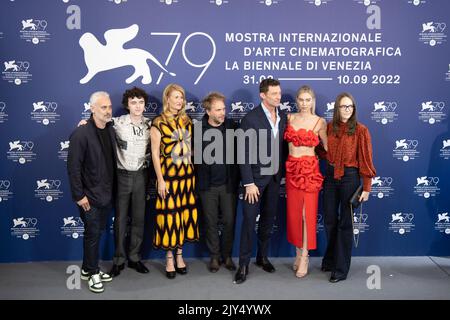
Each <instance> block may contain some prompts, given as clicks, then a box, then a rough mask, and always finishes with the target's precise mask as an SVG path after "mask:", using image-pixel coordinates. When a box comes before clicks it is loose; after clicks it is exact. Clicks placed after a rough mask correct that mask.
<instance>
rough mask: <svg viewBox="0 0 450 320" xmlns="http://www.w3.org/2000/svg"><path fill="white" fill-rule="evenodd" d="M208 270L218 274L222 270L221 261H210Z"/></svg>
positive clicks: (214, 259)
mask: <svg viewBox="0 0 450 320" xmlns="http://www.w3.org/2000/svg"><path fill="white" fill-rule="evenodd" d="M208 269H209V271H210V272H212V273H216V272H217V271H219V269H220V264H219V259H217V258H211V260H210V261H209V265H208Z"/></svg>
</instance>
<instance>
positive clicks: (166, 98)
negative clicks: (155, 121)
mask: <svg viewBox="0 0 450 320" xmlns="http://www.w3.org/2000/svg"><path fill="white" fill-rule="evenodd" d="M173 91H178V92H181V95H182V96H183V107H182V108H181V110H180V111H178V117H179V118H180V119H181V120H182V121H183V124H184V125H187V124H189V123H191V119H190V118H189V116H188V115H187V114H186V94H185V92H184V89H183V88H182V87H181V86H180V85H178V84H175V83H171V84H169V85H167V87H165V88H164V91H163V97H162V100H163V111H162V112H161V116H162V117H163V118H164V120H166V121H167V120H168V119H169V118H170V117H172V116H173V115H172V114H171V113H170V111H169V96H170V94H171V93H172V92H173Z"/></svg>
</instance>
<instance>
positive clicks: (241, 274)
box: [234, 266, 248, 284]
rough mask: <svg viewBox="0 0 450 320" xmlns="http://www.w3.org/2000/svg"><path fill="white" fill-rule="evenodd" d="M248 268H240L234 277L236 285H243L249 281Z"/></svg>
mask: <svg viewBox="0 0 450 320" xmlns="http://www.w3.org/2000/svg"><path fill="white" fill-rule="evenodd" d="M247 275H248V266H243V267H239V269H238V270H237V272H236V274H235V275H234V283H236V284H241V283H243V282H244V281H245V280H247Z"/></svg>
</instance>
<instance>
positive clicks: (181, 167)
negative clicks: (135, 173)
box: [150, 84, 199, 279]
mask: <svg viewBox="0 0 450 320" xmlns="http://www.w3.org/2000/svg"><path fill="white" fill-rule="evenodd" d="M185 105H186V99H185V92H184V89H183V88H182V87H181V86H179V85H176V84H169V85H168V86H167V87H166V88H165V89H164V92H163V111H162V113H161V114H160V115H159V116H158V117H156V118H155V119H154V120H153V122H152V128H151V130H150V137H151V145H152V160H153V166H154V168H155V172H156V177H157V188H158V196H157V199H156V221H155V230H154V236H153V246H154V247H155V248H161V249H163V250H166V251H167V252H166V276H167V278H169V279H173V278H175V275H176V273H179V274H186V273H187V268H186V264H185V262H184V261H183V256H182V248H183V244H184V242H185V241H198V238H199V232H198V216H197V208H196V205H195V197H194V187H195V176H194V166H193V165H192V163H191V134H192V121H191V119H190V118H189V116H188V115H187V114H186V111H185ZM172 250H176V253H175V256H176V259H174V254H173V252H172Z"/></svg>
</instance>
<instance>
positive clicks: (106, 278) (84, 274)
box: [80, 269, 112, 282]
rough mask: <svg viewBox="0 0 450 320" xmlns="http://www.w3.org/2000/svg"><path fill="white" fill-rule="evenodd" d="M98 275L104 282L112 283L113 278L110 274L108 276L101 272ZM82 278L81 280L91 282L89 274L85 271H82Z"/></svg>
mask: <svg viewBox="0 0 450 320" xmlns="http://www.w3.org/2000/svg"><path fill="white" fill-rule="evenodd" d="M98 274H99V275H100V280H101V281H102V282H110V281H112V277H111V276H110V275H109V274H107V273H105V272H103V271H101V270H100V272H99V273H98ZM80 278H81V280H89V273H88V272H86V271H84V270H83V269H81V275H80Z"/></svg>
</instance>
